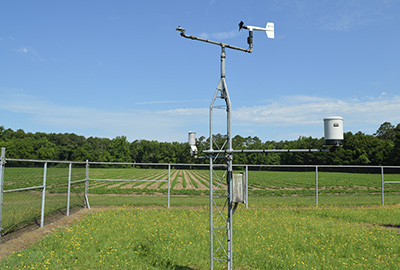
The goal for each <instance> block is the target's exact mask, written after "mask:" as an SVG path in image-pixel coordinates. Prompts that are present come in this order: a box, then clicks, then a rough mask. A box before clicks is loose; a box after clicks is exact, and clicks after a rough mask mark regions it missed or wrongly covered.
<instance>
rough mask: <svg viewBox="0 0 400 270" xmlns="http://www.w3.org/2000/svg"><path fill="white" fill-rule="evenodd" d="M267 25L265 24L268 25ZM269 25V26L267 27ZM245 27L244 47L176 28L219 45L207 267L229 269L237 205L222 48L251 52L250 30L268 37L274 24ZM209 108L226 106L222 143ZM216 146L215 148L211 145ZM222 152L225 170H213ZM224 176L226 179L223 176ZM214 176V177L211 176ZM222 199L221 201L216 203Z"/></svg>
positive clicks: (211, 149)
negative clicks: (219, 264)
mask: <svg viewBox="0 0 400 270" xmlns="http://www.w3.org/2000/svg"><path fill="white" fill-rule="evenodd" d="M268 27H269V28H268ZM271 27H272V28H271ZM242 28H243V29H247V30H249V37H248V38H247V43H248V44H249V48H248V49H244V48H240V47H236V46H232V45H229V44H225V43H222V42H216V41H212V40H208V39H203V38H199V37H196V36H189V35H186V34H185V29H183V28H181V27H178V28H177V29H176V30H177V31H179V32H180V35H181V36H182V37H184V38H188V39H192V40H198V41H202V42H206V43H211V44H214V45H218V46H220V47H221V78H220V80H219V83H218V86H217V89H216V90H215V93H214V96H213V99H212V101H211V105H210V114H209V117H210V119H209V123H210V126H209V130H210V134H209V137H210V149H209V151H206V152H208V153H210V156H209V161H210V257H211V258H210V268H211V269H213V268H214V261H220V262H226V265H227V269H228V270H230V269H232V250H233V249H232V235H233V226H232V218H233V213H234V211H235V209H236V207H237V203H236V204H235V207H233V195H232V190H233V187H232V164H233V163H232V160H233V149H232V129H231V100H230V98H229V92H228V87H227V84H226V80H225V57H226V54H225V49H226V48H228V49H233V50H238V51H242V52H247V53H251V52H252V51H253V30H259V31H261V30H262V31H266V32H267V35H268V37H271V36H270V35H271V32H272V38H273V31H274V26H273V24H271V23H268V24H267V27H266V28H259V27H251V26H249V27H248V26H244V24H243V22H240V24H239V30H241V29H242ZM267 28H268V29H267ZM217 98H220V99H223V100H224V101H225V104H224V105H215V102H216V99H217ZM213 109H225V110H226V117H227V121H226V126H227V131H226V140H225V143H224V144H223V145H220V146H218V145H217V144H216V142H214V139H213ZM214 148H216V149H214ZM218 152H219V153H223V154H225V156H224V158H225V161H226V172H225V173H224V174H223V175H222V176H221V174H220V173H219V172H218V171H216V170H215V167H216V166H218V165H214V161H215V160H216V159H217V158H219V153H218ZM225 177H226V182H224V181H223V179H224V178H225ZM214 178H215V180H214ZM221 200H222V202H223V203H222V204H221V203H220V202H221ZM225 209H227V212H228V213H227V216H225V215H224V212H225ZM225 243H226V246H225Z"/></svg>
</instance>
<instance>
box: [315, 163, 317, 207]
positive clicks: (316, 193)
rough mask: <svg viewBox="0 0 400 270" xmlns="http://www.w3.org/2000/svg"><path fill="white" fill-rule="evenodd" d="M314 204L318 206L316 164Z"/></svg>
mask: <svg viewBox="0 0 400 270" xmlns="http://www.w3.org/2000/svg"><path fill="white" fill-rule="evenodd" d="M315 205H316V206H318V166H315Z"/></svg>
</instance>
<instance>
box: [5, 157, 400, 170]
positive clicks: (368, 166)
mask: <svg viewBox="0 0 400 270" xmlns="http://www.w3.org/2000/svg"><path fill="white" fill-rule="evenodd" d="M5 160H6V161H11V162H34V163H46V162H47V163H64V164H86V163H88V164H89V165H90V164H93V165H132V166H170V165H171V166H193V167H208V166H210V164H196V163H137V162H100V161H88V162H86V161H66V160H37V159H19V158H5ZM213 166H214V167H226V164H213ZM233 166H235V167H245V166H247V167H270V168H279V167H281V168H315V167H318V168H384V169H400V166H381V165H273V164H233Z"/></svg>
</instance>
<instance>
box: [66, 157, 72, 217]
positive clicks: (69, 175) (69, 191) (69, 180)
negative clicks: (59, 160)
mask: <svg viewBox="0 0 400 270" xmlns="http://www.w3.org/2000/svg"><path fill="white" fill-rule="evenodd" d="M71 171H72V163H70V164H69V166H68V197H67V216H69V206H70V202H71Z"/></svg>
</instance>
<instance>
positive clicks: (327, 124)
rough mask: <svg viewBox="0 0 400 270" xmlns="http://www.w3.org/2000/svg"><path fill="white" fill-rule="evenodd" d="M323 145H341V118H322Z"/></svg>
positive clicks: (342, 139) (342, 141)
mask: <svg viewBox="0 0 400 270" xmlns="http://www.w3.org/2000/svg"><path fill="white" fill-rule="evenodd" d="M324 137H325V145H343V143H344V138H343V117H340V116H335V117H326V118H324Z"/></svg>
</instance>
